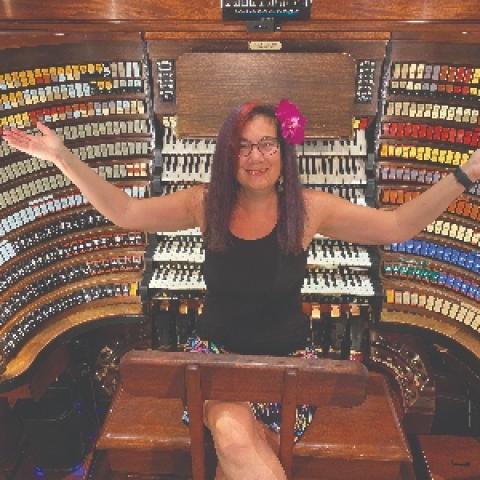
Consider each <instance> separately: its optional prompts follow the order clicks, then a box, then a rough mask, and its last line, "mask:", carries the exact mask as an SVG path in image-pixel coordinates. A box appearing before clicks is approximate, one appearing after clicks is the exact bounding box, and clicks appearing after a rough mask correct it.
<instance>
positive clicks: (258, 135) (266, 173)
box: [237, 115, 281, 192]
mask: <svg viewBox="0 0 480 480" xmlns="http://www.w3.org/2000/svg"><path fill="white" fill-rule="evenodd" d="M280 173H281V153H280V145H279V142H278V139H277V128H276V125H275V122H274V120H273V119H271V118H269V117H266V116H263V115H257V116H255V117H253V118H252V119H251V120H249V121H248V122H247V123H246V124H245V126H244V128H243V131H242V133H241V135H240V152H239V156H238V162H237V181H238V183H239V184H240V186H241V187H242V188H244V189H246V190H252V191H258V192H260V191H269V190H272V189H275V185H276V182H277V180H278V178H279V176H280Z"/></svg>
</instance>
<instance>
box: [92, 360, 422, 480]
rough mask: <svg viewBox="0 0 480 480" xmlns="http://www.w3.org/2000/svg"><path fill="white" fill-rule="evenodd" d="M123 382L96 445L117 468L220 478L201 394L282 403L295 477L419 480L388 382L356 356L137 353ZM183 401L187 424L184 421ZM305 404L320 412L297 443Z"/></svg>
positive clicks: (124, 366)
mask: <svg viewBox="0 0 480 480" xmlns="http://www.w3.org/2000/svg"><path fill="white" fill-rule="evenodd" d="M120 379H121V382H120V386H119V388H118V391H117V393H116V395H115V398H114V400H113V402H112V405H111V408H110V412H109V414H108V416H107V419H106V421H105V424H104V426H103V429H102V432H101V434H100V436H99V439H98V442H97V449H99V450H104V451H106V453H107V456H108V461H109V464H110V468H111V469H112V471H113V472H116V473H128V474H137V475H140V474H144V475H156V476H161V475H165V476H167V477H168V478H172V476H174V478H182V477H183V478H189V477H191V476H192V474H193V478H194V479H195V480H197V479H204V478H213V471H214V470H213V467H214V465H213V462H212V448H211V445H209V444H208V442H207V448H205V430H206V429H205V428H204V426H203V401H204V400H207V399H218V400H220V399H221V400H225V401H248V400H255V401H273V402H282V405H283V407H282V409H283V419H282V433H281V437H280V460H281V462H282V464H283V466H284V468H285V470H286V472H287V475H288V478H295V479H297V478H298V479H307V478H308V479H313V478H322V479H342V480H344V479H345V478H355V479H363V478H365V479H366V478H368V479H369V480H370V479H373V480H375V479H377V478H378V479H385V480H386V479H388V480H393V479H401V478H414V477H413V476H412V474H411V458H410V454H409V451H408V447H407V445H406V442H405V439H404V437H403V433H402V430H401V428H400V425H399V423H398V419H397V417H396V415H395V411H394V409H393V405H392V402H391V399H390V398H389V396H388V390H387V387H386V384H385V381H384V380H383V377H381V376H380V375H376V374H374V375H368V372H367V371H366V369H365V367H364V366H363V365H361V364H359V363H356V362H345V361H334V360H307V359H300V358H292V357H281V358H280V357H265V356H250V355H232V354H228V355H227V354H226V355H204V354H192V353H162V352H158V351H132V352H129V353H128V354H126V355H125V357H124V358H123V359H122V361H121V364H120ZM184 402H185V404H187V405H188V409H189V413H190V426H189V428H188V427H186V426H185V425H184V424H183V423H182V421H181V417H182V413H183V404H184ZM302 403H308V404H311V405H317V406H318V407H319V410H318V411H317V413H316V415H315V418H314V421H313V423H312V425H311V426H310V427H309V428H308V429H307V432H306V433H305V435H304V436H303V437H302V439H301V440H300V442H298V443H297V444H296V445H295V446H294V433H293V424H294V421H295V406H296V405H297V404H302ZM205 457H207V461H205ZM372 471H373V473H372ZM367 472H368V473H367ZM376 472H378V473H376ZM160 478H161V477H160Z"/></svg>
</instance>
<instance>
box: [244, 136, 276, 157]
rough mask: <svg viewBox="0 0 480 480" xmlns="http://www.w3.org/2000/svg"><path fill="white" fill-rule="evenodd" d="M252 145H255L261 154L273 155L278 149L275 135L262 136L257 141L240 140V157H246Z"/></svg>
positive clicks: (250, 151)
mask: <svg viewBox="0 0 480 480" xmlns="http://www.w3.org/2000/svg"><path fill="white" fill-rule="evenodd" d="M253 147H257V149H258V151H259V152H260V153H261V154H262V155H273V154H274V153H275V152H276V151H277V150H278V139H277V138H275V137H263V138H261V139H260V140H259V141H258V142H257V143H251V142H249V141H248V140H242V141H241V142H240V149H239V152H238V153H239V155H240V156H241V157H248V155H250V154H251V153H252V149H253Z"/></svg>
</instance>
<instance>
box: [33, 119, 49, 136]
mask: <svg viewBox="0 0 480 480" xmlns="http://www.w3.org/2000/svg"><path fill="white" fill-rule="evenodd" d="M36 127H37V128H38V130H40V132H41V133H42V134H43V135H49V134H52V133H53V131H52V130H50V128H48V127H47V126H46V125H44V124H43V123H42V122H40V120H39V121H37V125H36Z"/></svg>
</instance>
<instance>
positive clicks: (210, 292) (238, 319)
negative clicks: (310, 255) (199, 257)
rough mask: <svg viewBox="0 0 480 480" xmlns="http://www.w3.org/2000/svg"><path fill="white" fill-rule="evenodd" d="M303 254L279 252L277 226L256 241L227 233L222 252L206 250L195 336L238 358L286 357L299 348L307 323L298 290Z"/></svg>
mask: <svg viewBox="0 0 480 480" xmlns="http://www.w3.org/2000/svg"><path fill="white" fill-rule="evenodd" d="M306 261H307V252H305V251H304V252H302V253H300V254H298V255H284V254H282V253H281V251H280V248H279V245H278V241H277V234H276V228H274V229H273V231H272V232H271V233H270V234H269V235H267V236H266V237H263V238H260V239H258V240H243V239H240V238H237V237H235V236H233V235H231V246H230V247H229V248H228V249H227V251H226V252H213V251H210V250H208V249H205V262H204V265H203V269H204V270H203V273H204V277H205V283H206V285H207V295H206V301H205V308H204V312H203V315H202V316H201V318H200V320H199V326H198V327H199V328H198V330H197V333H198V335H199V336H200V337H201V338H204V339H208V340H213V341H214V342H215V343H217V344H218V345H221V346H223V347H224V348H225V349H226V350H228V351H231V352H235V353H243V354H252V355H253V354H263V355H287V354H288V353H290V352H293V351H295V350H297V349H298V348H301V347H304V346H305V345H306V342H307V336H308V332H309V321H308V319H307V317H306V316H305V315H304V314H303V312H302V304H301V297H300V289H301V287H302V284H303V279H304V277H305V267H306Z"/></svg>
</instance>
